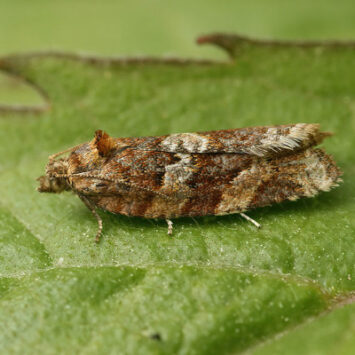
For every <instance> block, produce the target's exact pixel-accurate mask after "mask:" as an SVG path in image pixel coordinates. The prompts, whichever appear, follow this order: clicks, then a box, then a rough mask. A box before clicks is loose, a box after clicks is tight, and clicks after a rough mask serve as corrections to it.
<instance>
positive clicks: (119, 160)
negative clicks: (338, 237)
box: [38, 123, 341, 242]
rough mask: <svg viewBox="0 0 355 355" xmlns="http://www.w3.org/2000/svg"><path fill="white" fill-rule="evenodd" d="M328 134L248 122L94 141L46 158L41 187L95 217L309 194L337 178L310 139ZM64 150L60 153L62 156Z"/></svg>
mask: <svg viewBox="0 0 355 355" xmlns="http://www.w3.org/2000/svg"><path fill="white" fill-rule="evenodd" d="M329 135H331V133H328V132H321V131H320V130H319V125H318V124H306V123H297V124H291V125H281V126H265V127H247V128H240V129H228V130H220V131H211V132H200V133H178V134H171V135H166V136H156V137H129V138H112V137H110V136H109V135H108V134H106V133H105V132H103V131H101V130H98V131H96V132H95V137H94V139H93V140H92V141H90V142H87V143H83V144H80V145H78V146H76V147H74V148H70V149H67V150H65V151H63V152H60V153H57V154H54V155H52V156H50V157H49V162H48V164H47V167H46V174H45V175H44V176H41V177H39V178H38V180H39V184H40V186H39V187H38V191H40V192H54V193H59V192H62V191H65V190H70V191H72V192H74V193H75V194H76V195H78V196H79V198H80V199H81V200H82V201H83V202H84V204H85V205H86V206H87V207H88V208H89V209H90V210H91V212H92V213H93V215H94V216H95V217H96V219H97V221H98V232H97V235H96V239H95V240H96V241H97V242H98V241H99V240H100V236H101V232H102V220H101V218H100V216H99V214H98V213H97V208H101V209H104V210H107V211H109V212H112V213H119V214H123V215H126V216H139V217H145V218H164V219H166V221H167V222H168V233H169V234H171V233H172V228H173V227H172V222H171V220H170V219H172V218H177V217H182V216H191V217H193V216H205V215H225V214H231V213H240V214H241V215H242V216H243V217H244V218H246V219H248V220H249V221H251V222H252V223H254V224H255V225H256V226H257V227H260V225H259V224H258V223H257V222H256V221H254V220H252V219H251V218H250V217H248V216H247V215H245V214H244V213H243V212H245V211H247V210H250V209H252V208H256V207H262V206H267V205H271V204H273V203H279V202H282V201H284V200H297V199H298V198H300V197H312V196H315V195H316V194H317V193H318V192H319V191H328V190H329V189H330V188H332V187H333V186H337V183H338V182H340V181H341V179H340V175H341V171H340V170H339V169H338V167H337V166H336V164H335V162H334V161H333V159H332V158H331V157H330V156H329V155H327V154H326V153H325V152H324V151H323V150H322V149H316V148H314V146H316V145H317V144H319V143H321V142H322V140H323V139H324V138H325V137H327V136H329ZM65 153H69V155H68V156H67V157H65V158H60V156H61V155H63V154H65Z"/></svg>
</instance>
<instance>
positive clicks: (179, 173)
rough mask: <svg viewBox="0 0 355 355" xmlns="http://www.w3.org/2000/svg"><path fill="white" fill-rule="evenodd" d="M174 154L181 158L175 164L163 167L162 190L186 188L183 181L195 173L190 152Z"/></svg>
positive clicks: (181, 189)
mask: <svg viewBox="0 0 355 355" xmlns="http://www.w3.org/2000/svg"><path fill="white" fill-rule="evenodd" d="M176 156H178V157H179V158H180V159H181V160H180V161H178V162H177V163H175V164H171V165H167V166H166V167H165V174H164V183H163V185H162V191H164V190H165V189H166V191H177V190H179V191H183V190H186V184H185V182H186V181H187V180H188V179H190V178H191V177H192V176H193V174H194V173H195V169H194V168H193V165H192V162H191V159H192V157H191V155H190V154H181V153H177V154H176Z"/></svg>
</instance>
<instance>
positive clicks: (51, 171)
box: [37, 159, 70, 193]
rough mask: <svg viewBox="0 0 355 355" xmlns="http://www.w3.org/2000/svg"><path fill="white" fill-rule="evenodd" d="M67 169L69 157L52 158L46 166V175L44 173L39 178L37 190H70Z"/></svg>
mask: <svg viewBox="0 0 355 355" xmlns="http://www.w3.org/2000/svg"><path fill="white" fill-rule="evenodd" d="M67 171H68V161H67V159H59V160H53V161H51V160H50V161H49V163H48V165H47V167H46V175H42V176H40V177H39V178H38V179H37V181H39V186H38V188H37V191H39V192H53V193H59V192H62V191H64V190H70V187H69V185H68V177H67Z"/></svg>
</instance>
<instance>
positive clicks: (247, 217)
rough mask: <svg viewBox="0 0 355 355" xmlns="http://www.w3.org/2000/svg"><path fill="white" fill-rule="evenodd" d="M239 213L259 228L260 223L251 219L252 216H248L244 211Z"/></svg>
mask: <svg viewBox="0 0 355 355" xmlns="http://www.w3.org/2000/svg"><path fill="white" fill-rule="evenodd" d="M239 214H240V215H241V216H242V217H243V218H245V219H246V220H247V221H249V222H251V223H253V224H254V226H255V227H257V228H261V225H260V224H259V223H258V222H257V221H255V220H253V219H252V218H250V217H249V216H247V215H246V214H244V213H242V212H241V213H239Z"/></svg>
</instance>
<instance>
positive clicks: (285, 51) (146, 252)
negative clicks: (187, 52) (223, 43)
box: [0, 41, 355, 354]
mask: <svg viewBox="0 0 355 355" xmlns="http://www.w3.org/2000/svg"><path fill="white" fill-rule="evenodd" d="M235 46H237V47H235V48H234V49H235V51H234V49H233V53H234V54H233V56H235V61H233V62H231V63H206V62H199V61H195V62H193V61H185V60H176V61H170V62H169V61H164V60H149V61H144V60H143V61H120V60H108V59H97V58H82V57H78V56H68V55H54V54H44V55H36V54H34V55H22V56H12V57H4V58H2V59H1V60H0V68H1V69H2V70H4V71H6V72H7V73H11V74H16V75H17V76H20V77H22V78H24V79H25V80H26V81H28V82H31V83H32V84H34V85H36V87H38V88H40V90H41V91H42V92H43V93H45V94H46V95H47V96H48V101H49V102H50V109H49V110H47V111H46V112H44V113H42V114H41V115H35V114H26V115H23V114H19V113H12V114H11V113H10V114H9V113H7V114H6V115H3V116H1V117H0V138H1V145H0V156H2V157H4V159H2V160H1V163H0V189H1V212H0V224H1V231H0V243H1V250H2V253H1V256H0V258H1V264H0V275H1V279H0V295H1V298H0V307H1V309H2V310H3V311H2V312H1V314H0V318H1V323H2V324H5V323H6V324H7V326H6V329H4V330H2V331H1V334H0V337H1V339H0V348H1V350H2V352H8V353H23V352H24V351H25V349H27V350H28V349H30V350H31V352H36V353H38V352H40V351H43V352H46V353H48V352H53V353H58V352H63V353H69V352H82V353H97V352H99V351H100V352H101V353H112V352H115V351H118V350H122V349H124V351H125V352H126V353H131V354H137V353H162V354H164V353H166V354H168V353H181V354H193V353H198V354H214V353H216V352H217V351H218V352H219V353H237V352H241V351H246V350H248V351H250V352H254V351H256V352H258V353H260V354H263V353H274V351H276V350H278V351H280V353H282V351H283V350H284V349H288V347H289V346H290V344H294V343H297V344H300V345H299V346H300V348H299V349H302V351H304V353H307V352H308V353H313V352H312V351H317V350H319V349H320V350H322V349H324V345H323V344H322V339H323V337H327V336H328V333H327V332H326V331H325V329H327V327H333V328H334V331H333V332H331V335H332V336H333V337H334V341H335V338H336V339H337V340H336V341H338V345H339V347H341V349H342V351H343V353H344V354H350V353H351V351H350V350H351V349H350V348H351V344H353V342H354V337H353V335H352V334H351V332H350V330H349V329H351V327H353V326H354V316H353V314H354V308H353V306H352V300H353V293H354V288H355V287H354V286H355V285H354V281H353V280H354V249H353V245H354V236H355V222H354V218H353V216H354V213H355V203H354V202H355V183H354V179H352V176H354V174H355V164H354V161H355V141H354V139H353V136H354V131H355V85H354V83H355V72H354V71H353V70H350V67H351V64H352V63H353V62H354V59H355V51H354V49H353V48H352V47H351V46H350V47H349V46H341V47H339V48H333V47H329V46H321V45H319V46H315V47H311V48H303V47H300V46H293V45H287V46H281V47H279V46H273V45H271V46H265V45H260V44H259V43H250V42H248V41H246V42H242V43H239V42H238V43H237V44H235ZM297 122H307V123H320V124H321V126H322V128H323V129H324V130H326V131H332V132H334V133H335V136H334V137H332V138H330V139H327V140H326V141H325V142H324V144H323V147H324V148H325V149H326V150H327V151H328V152H329V153H331V154H332V155H333V156H334V158H335V160H336V161H337V162H338V164H339V166H340V167H341V169H342V170H343V171H344V183H343V184H341V185H340V186H339V187H338V188H336V189H334V190H332V191H330V192H328V193H323V194H321V195H319V196H318V197H316V198H313V199H304V200H300V201H297V202H286V203H282V204H280V205H275V206H271V207H267V208H263V209H258V210H255V211H251V212H250V213H249V215H250V216H251V217H252V218H254V219H256V220H257V221H258V222H260V223H261V224H262V225H263V228H262V229H261V230H256V229H255V228H254V226H253V225H251V224H248V222H246V221H245V220H243V219H242V218H241V217H240V216H238V215H230V216H224V217H213V216H212V217H203V218H198V219H196V220H192V219H189V218H183V219H179V220H176V221H174V227H175V230H174V236H173V238H171V237H169V236H168V235H167V233H166V232H167V227H166V224H165V222H164V221H155V220H144V219H139V218H127V217H124V216H114V215H111V214H109V213H105V212H100V214H101V216H102V218H103V221H104V230H103V232H104V233H103V240H102V243H101V244H100V245H96V244H94V242H93V237H94V235H95V233H96V221H95V220H94V219H93V218H92V216H91V214H90V211H88V210H87V209H86V207H85V206H84V205H83V204H82V203H81V201H80V200H79V199H78V198H77V197H75V196H74V195H72V194H70V193H64V194H61V195H54V194H53V195H52V194H39V193H38V192H37V191H36V190H35V189H36V184H37V183H36V180H35V179H36V178H37V177H38V176H39V175H41V174H43V172H44V168H45V164H46V162H47V157H48V156H49V155H50V154H53V153H55V152H58V151H61V150H64V149H66V148H68V147H71V146H75V145H76V144H79V143H82V142H85V141H89V140H91V138H92V136H93V133H94V131H95V130H97V129H103V130H105V131H107V132H108V133H109V134H110V135H112V136H115V137H121V136H122V137H124V136H143V135H160V134H168V133H178V132H194V131H205V130H212V129H226V128H237V127H244V126H254V125H276V124H288V123H297ZM344 300H349V301H348V302H345V301H344ZM345 303H349V305H346V306H343V305H344V304H345ZM345 309H346V310H347V311H345ZM309 334H314V339H315V340H314V341H313V340H310V339H309ZM337 334H345V335H344V337H343V338H341V339H339V338H338V337H337ZM346 334H348V335H346ZM277 335H283V336H282V337H281V338H280V339H278V340H275V337H276V336H277ZM304 339H307V341H308V343H307V342H305V340H304ZM329 341H330V340H329ZM307 344H309V346H308V345H307ZM332 344H335V343H332ZM295 349H298V348H295Z"/></svg>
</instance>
